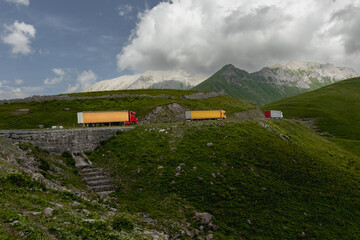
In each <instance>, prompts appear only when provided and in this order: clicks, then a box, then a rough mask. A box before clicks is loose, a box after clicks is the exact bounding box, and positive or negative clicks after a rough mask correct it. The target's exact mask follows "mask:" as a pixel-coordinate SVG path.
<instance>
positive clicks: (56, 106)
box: [0, 89, 255, 129]
mask: <svg viewBox="0 0 360 240" xmlns="http://www.w3.org/2000/svg"><path fill="white" fill-rule="evenodd" d="M111 93H113V94H148V95H159V94H166V95H171V96H173V97H174V98H163V97H146V96H145V97H138V96H135V97H123V98H111V97H110V98H104V99H96V98H93V99H82V100H66V101H60V100H54V101H45V102H30V103H13V104H3V105H0V115H1V118H0V129H18V128H23V129H25V128H36V126H37V125H44V126H45V127H51V126H53V125H62V126H64V127H75V126H77V115H76V113H77V112H82V111H107V110H131V111H135V112H136V113H137V115H138V118H139V120H141V118H143V117H145V116H146V114H147V113H149V112H150V111H151V110H152V109H154V108H155V107H157V106H161V105H167V104H170V103H179V104H180V105H182V106H184V107H186V108H189V109H224V110H226V112H227V114H228V115H231V114H233V113H235V112H240V111H244V110H248V109H253V108H255V105H254V104H252V103H249V102H246V101H243V100H240V99H235V98H232V97H229V96H221V97H213V98H208V99H201V100H186V99H183V98H181V96H182V95H187V94H192V93H195V92H194V91H182V90H151V89H150V90H129V91H113V92H111ZM104 94H105V95H111V94H110V93H109V92H94V93H77V94H72V95H71V96H98V95H104ZM24 108H27V109H29V112H27V113H26V112H25V113H23V112H18V111H17V110H18V109H24Z"/></svg>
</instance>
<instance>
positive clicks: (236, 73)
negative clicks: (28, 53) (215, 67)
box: [192, 64, 305, 105]
mask: <svg viewBox="0 0 360 240" xmlns="http://www.w3.org/2000/svg"><path fill="white" fill-rule="evenodd" d="M192 89H193V90H196V91H203V92H225V93H226V94H228V95H229V96H233V97H237V98H241V99H244V100H247V101H251V102H254V103H256V104H258V105H263V104H265V103H269V102H272V101H276V100H279V99H282V98H286V97H288V96H293V95H296V94H299V93H302V92H305V90H303V89H299V88H297V87H293V86H277V85H274V84H271V81H269V80H267V79H265V78H264V77H262V76H258V75H256V74H252V73H248V72H246V71H244V70H241V69H238V68H236V67H234V66H233V65H231V64H229V65H226V66H224V67H223V68H222V69H220V70H219V71H218V72H216V73H215V74H214V75H212V76H211V77H210V78H208V79H207V80H205V81H204V82H202V83H200V84H199V85H197V86H195V87H193V88H192Z"/></svg>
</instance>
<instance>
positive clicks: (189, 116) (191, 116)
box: [185, 110, 226, 121]
mask: <svg viewBox="0 0 360 240" xmlns="http://www.w3.org/2000/svg"><path fill="white" fill-rule="evenodd" d="M185 117H186V120H187V121H196V120H220V119H226V113H225V111H224V110H192V111H186V112H185Z"/></svg>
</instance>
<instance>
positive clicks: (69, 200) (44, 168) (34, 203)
mask: <svg viewBox="0 0 360 240" xmlns="http://www.w3.org/2000/svg"><path fill="white" fill-rule="evenodd" d="M74 164H75V163H74V160H72V159H71V158H68V157H67V156H66V155H64V157H62V156H51V155H50V154H48V153H47V152H44V151H41V150H39V149H37V148H33V147H32V146H31V145H29V144H21V145H20V148H18V147H17V146H14V145H12V144H10V143H9V142H7V141H5V140H4V139H2V138H0V193H1V194H0V239H7V240H13V239H14V240H15V239H71V240H81V239H121V240H124V239H128V240H130V239H134V240H138V239H148V238H147V237H146V236H145V235H144V234H143V233H142V232H143V230H142V229H143V228H145V227H146V228H148V227H147V226H146V224H144V223H143V222H142V219H141V218H140V217H138V216H135V215H132V214H129V213H128V212H127V211H125V210H123V209H121V208H120V207H119V206H118V205H117V204H116V203H110V202H104V201H103V200H99V198H98V196H96V195H95V194H94V193H91V192H89V191H87V189H86V188H85V186H84V183H83V182H82V179H81V178H80V177H79V176H78V174H77V169H76V168H75V166H74ZM135 227H138V231H134V228H135ZM150 229H151V228H150Z"/></svg>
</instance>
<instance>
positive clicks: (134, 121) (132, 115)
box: [125, 111, 138, 125]
mask: <svg viewBox="0 0 360 240" xmlns="http://www.w3.org/2000/svg"><path fill="white" fill-rule="evenodd" d="M137 122H138V119H137V116H136V112H130V111H129V122H125V125H131V124H137Z"/></svg>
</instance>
